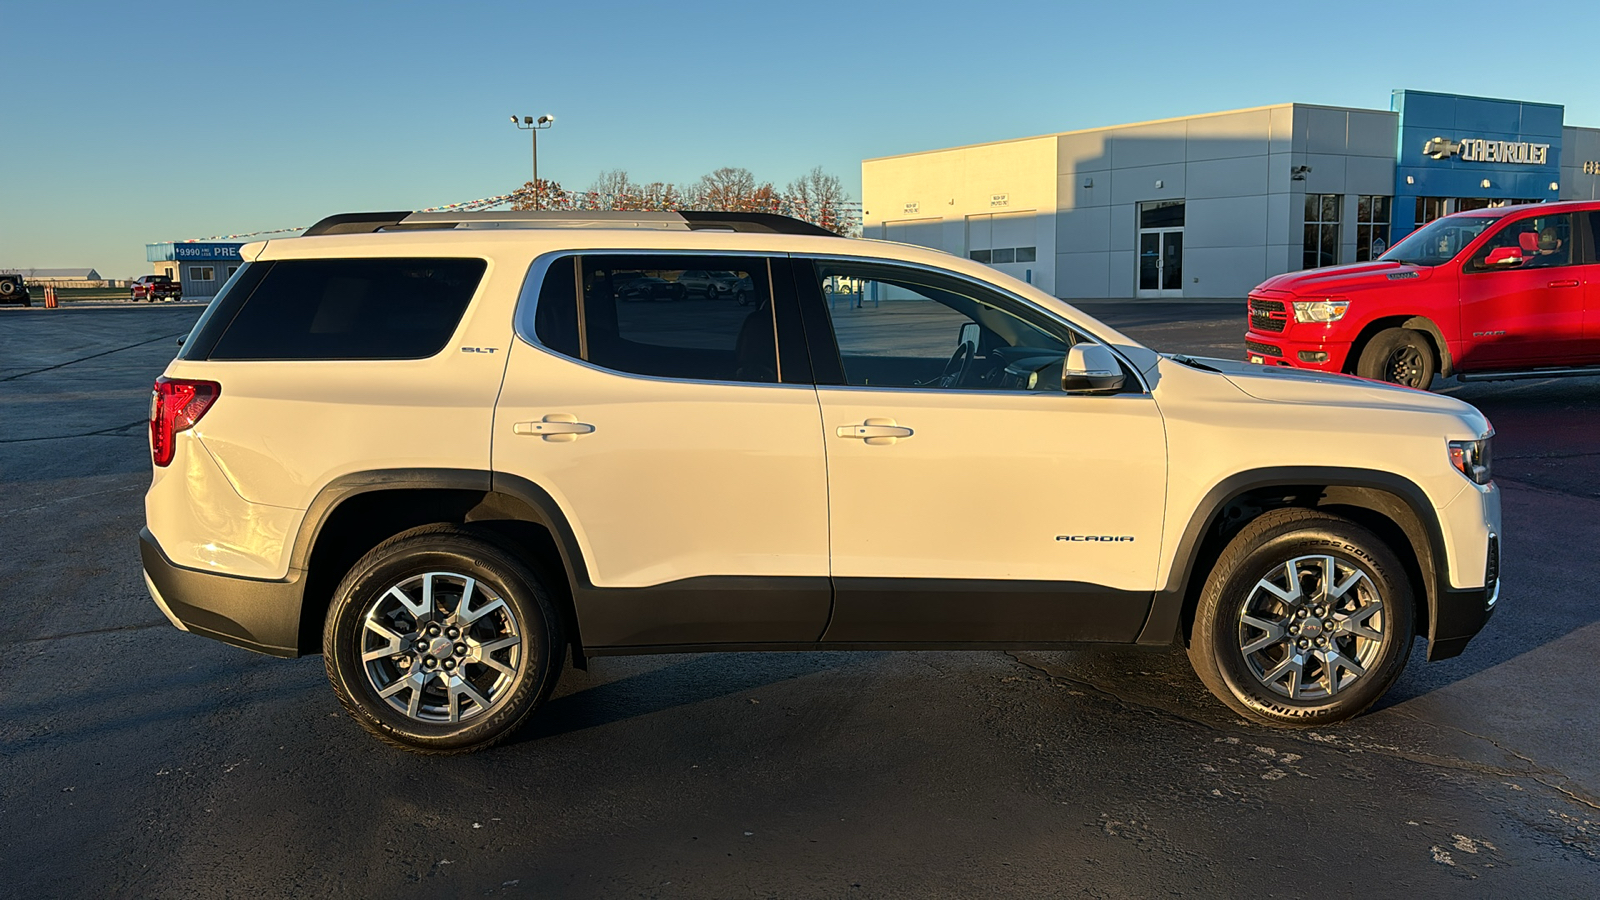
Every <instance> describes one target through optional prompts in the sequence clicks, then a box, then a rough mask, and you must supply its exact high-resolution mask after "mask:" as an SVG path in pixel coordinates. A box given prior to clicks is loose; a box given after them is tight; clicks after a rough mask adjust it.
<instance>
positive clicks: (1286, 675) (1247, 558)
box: [1189, 509, 1416, 726]
mask: <svg viewBox="0 0 1600 900" xmlns="http://www.w3.org/2000/svg"><path fill="white" fill-rule="evenodd" d="M1412 602H1413V601H1412V595H1411V584H1410V581H1409V580H1408V579H1407V577H1406V574H1405V570H1404V568H1402V566H1401V565H1400V561H1399V559H1398V558H1396V557H1395V555H1394V552H1393V551H1391V550H1390V549H1389V548H1388V546H1386V545H1385V544H1384V543H1383V542H1382V541H1381V540H1379V539H1378V537H1377V536H1376V535H1374V534H1373V533H1372V532H1370V531H1368V530H1367V529H1365V528H1362V527H1361V526H1360V525H1357V524H1356V523H1354V522H1351V521H1350V520H1348V519H1344V518H1340V517H1339V516H1334V515H1329V514H1328V513H1324V512H1319V511H1316V510H1308V509H1279V510H1273V511H1272V512H1268V513H1265V514H1263V515H1262V516H1261V517H1260V518H1258V519H1256V520H1255V521H1253V522H1251V523H1250V524H1249V525H1246V526H1245V527H1244V528H1243V529H1242V530H1241V531H1240V532H1239V534H1238V535H1237V536H1235V537H1234V539H1233V540H1232V541H1231V542H1230V543H1229V544H1228V547H1227V549H1226V550H1224V551H1223V553H1222V556H1221V558H1219V559H1218V560H1217V565H1216V568H1215V569H1213V570H1212V572H1211V575H1210V577H1209V578H1207V579H1206V584H1205V589H1204V590H1203V591H1202V592H1201V594H1200V603H1199V606H1198V607H1197V609H1196V610H1195V619H1194V630H1193V633H1192V635H1191V639H1190V643H1189V660H1190V662H1191V663H1193V665H1194V670H1195V674H1197V675H1199V676H1200V680H1201V681H1202V682H1204V683H1205V685H1206V687H1208V688H1210V689H1211V692H1212V693H1213V694H1216V695H1217V697H1218V698H1219V699H1221V700H1222V702H1223V703H1226V704H1227V705H1228V706H1229V707H1230V708H1232V709H1233V710H1234V711H1235V712H1237V713H1239V714H1240V715H1242V716H1244V717H1245V718H1247V719H1250V720H1252V721H1255V722H1260V723H1262V724H1266V725H1289V726H1312V725H1326V724H1328V723H1330V722H1338V721H1341V720H1344V719H1348V718H1351V717H1352V716H1355V715H1358V714H1359V713H1361V712H1362V711H1364V710H1366V709H1367V708H1368V707H1370V706H1371V705H1372V704H1373V703H1375V702H1377V700H1378V698H1379V697H1382V696H1383V694H1384V693H1385V692H1386V691H1388V690H1389V687H1390V685H1392V684H1394V681H1395V679H1396V678H1398V677H1399V675H1400V672H1401V670H1402V669H1404V668H1405V665H1406V660H1407V659H1408V658H1409V657H1410V655H1411V644H1412V639H1413V638H1414V637H1415V635H1416V624H1415V623H1416V617H1415V613H1414V609H1413V606H1412Z"/></svg>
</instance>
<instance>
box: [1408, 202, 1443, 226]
mask: <svg viewBox="0 0 1600 900" xmlns="http://www.w3.org/2000/svg"><path fill="white" fill-rule="evenodd" d="M1449 202H1450V201H1449V198H1448V197H1418V198H1417V208H1416V212H1415V213H1414V215H1413V218H1412V221H1414V222H1416V223H1417V224H1418V225H1426V224H1428V223H1429V222H1432V221H1433V220H1434V219H1442V218H1444V217H1445V216H1446V215H1448V214H1449V209H1448V205H1449Z"/></svg>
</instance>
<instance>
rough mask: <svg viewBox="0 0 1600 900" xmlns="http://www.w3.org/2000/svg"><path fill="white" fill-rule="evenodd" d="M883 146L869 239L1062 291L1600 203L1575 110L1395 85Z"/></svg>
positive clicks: (1338, 257)
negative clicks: (1370, 96)
mask: <svg viewBox="0 0 1600 900" xmlns="http://www.w3.org/2000/svg"><path fill="white" fill-rule="evenodd" d="M1389 105H1390V108H1389V109H1388V110H1376V109H1354V108H1345V107H1331V106H1316V105H1311V104H1304V103H1286V104H1282V105H1279V106H1265V107H1259V108H1256V109H1242V110H1234V111H1231V112H1220V113H1210V114H1205V115H1196V116H1188V117H1184V118H1178V119H1163V120H1161V121H1156V122H1144V123H1139V124H1134V125H1118V126H1112V127H1107V128H1093V129H1088V130H1084V131H1070V132H1063V133H1060V134H1050V135H1044V136H1040V137H1031V138H1021V139H1017V140H1011V141H997V142H993V143H987V144H976V145H972V146H967V147H954V148H950V149H946V150H930V151H926V152H922V153H910V154H905V155H901V156H889V157H883V158H880V159H869V160H866V161H865V162H863V163H862V165H861V181H862V209H863V225H864V229H863V230H864V233H865V235H866V236H867V237H882V238H887V239H889V240H896V241H904V242H906V243H912V244H920V245H923V246H927V247H935V248H938V249H941V250H946V251H948V252H951V253H955V254H959V255H962V256H967V257H970V258H972V259H975V260H979V261H981V262H985V263H988V264H990V265H992V266H994V267H995V268H997V269H1000V270H1001V271H1004V272H1007V273H1009V274H1011V275H1014V276H1016V277H1018V278H1022V279H1025V280H1027V281H1029V282H1032V283H1033V284H1035V285H1037V286H1039V287H1040V288H1041V289H1043V290H1045V291H1048V292H1050V293H1052V294H1054V295H1055V296H1058V297H1063V298H1066V299H1069V300H1077V299H1135V298H1151V299H1159V298H1179V297H1183V298H1215V299H1238V298H1242V297H1243V296H1244V295H1245V294H1246V293H1247V292H1248V291H1249V290H1250V289H1251V288H1253V287H1255V286H1256V285H1257V284H1260V283H1261V282H1262V281H1265V280H1266V279H1267V278H1269V277H1271V276H1273V275H1279V274H1282V273H1284V272H1291V271H1295V270H1298V269H1305V268H1315V267H1318V266H1327V265H1335V264H1339V263H1349V262H1360V261H1363V260H1367V259H1371V258H1372V257H1374V256H1377V255H1379V254H1381V253H1383V251H1384V250H1386V249H1387V248H1388V247H1389V246H1390V245H1391V244H1393V243H1394V242H1395V241H1398V240H1399V239H1400V238H1402V237H1404V236H1405V235H1407V234H1408V233H1410V232H1411V231H1412V230H1413V229H1415V228H1416V227H1417V226H1419V225H1422V224H1424V223H1426V222H1428V221H1431V220H1432V219H1435V218H1438V217H1439V216H1442V215H1447V214H1449V213H1452V212H1457V211H1462V210H1471V209H1483V208H1486V207H1495V206H1504V205H1508V204H1513V203H1529V202H1543V201H1550V200H1557V199H1561V200H1573V199H1594V198H1600V129H1595V128H1580V127H1576V126H1571V125H1567V124H1566V123H1565V122H1564V121H1563V114H1564V110H1563V108H1562V107H1561V106H1558V105H1553V104H1548V103H1530V102H1524V101H1518V100H1496V99H1490V98H1485V97H1466V96H1458V95H1453V94H1437V93H1428V92H1424V91H1395V92H1394V93H1393V95H1392V96H1391V98H1390V104H1389Z"/></svg>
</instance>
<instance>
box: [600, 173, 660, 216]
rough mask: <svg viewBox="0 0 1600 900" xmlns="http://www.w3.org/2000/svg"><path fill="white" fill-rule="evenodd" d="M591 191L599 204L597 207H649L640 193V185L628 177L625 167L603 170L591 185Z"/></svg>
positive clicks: (625, 208) (624, 208) (627, 208)
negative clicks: (644, 203) (645, 204)
mask: <svg viewBox="0 0 1600 900" xmlns="http://www.w3.org/2000/svg"><path fill="white" fill-rule="evenodd" d="M589 193H590V195H592V196H593V197H594V198H595V202H596V203H597V204H598V206H596V207H595V208H597V209H623V210H629V209H647V208H648V207H646V206H644V205H643V202H642V198H641V197H640V195H639V187H638V185H635V184H634V183H633V182H632V181H631V180H629V178H628V172H627V170H625V169H612V170H610V171H607V172H601V173H600V175H599V176H598V177H596V178H595V180H594V184H592V185H590V186H589Z"/></svg>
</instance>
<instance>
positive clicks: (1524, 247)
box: [1465, 213, 1572, 272]
mask: <svg viewBox="0 0 1600 900" xmlns="http://www.w3.org/2000/svg"><path fill="white" fill-rule="evenodd" d="M1505 247H1515V248H1516V249H1517V250H1519V251H1520V252H1521V256H1522V262H1520V263H1517V264H1516V265H1497V266H1491V265H1488V262H1487V261H1488V259H1489V254H1491V253H1493V252H1494V251H1496V250H1500V249H1502V248H1505ZM1571 264H1572V214H1571V213H1561V214H1560V215H1550V216H1533V217H1532V218H1527V219H1518V220H1516V221H1515V222H1511V223H1508V224H1507V225H1506V226H1505V227H1504V228H1501V229H1500V230H1499V231H1496V232H1495V233H1494V234H1493V235H1490V237H1489V239H1488V240H1487V241H1484V242H1483V246H1481V247H1479V248H1478V249H1477V250H1476V251H1475V252H1474V253H1473V254H1472V260H1471V261H1470V262H1468V263H1467V265H1466V267H1465V268H1466V270H1467V271H1468V272H1493V271H1504V270H1506V269H1549V268H1554V267H1556V266H1569V265H1571Z"/></svg>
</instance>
